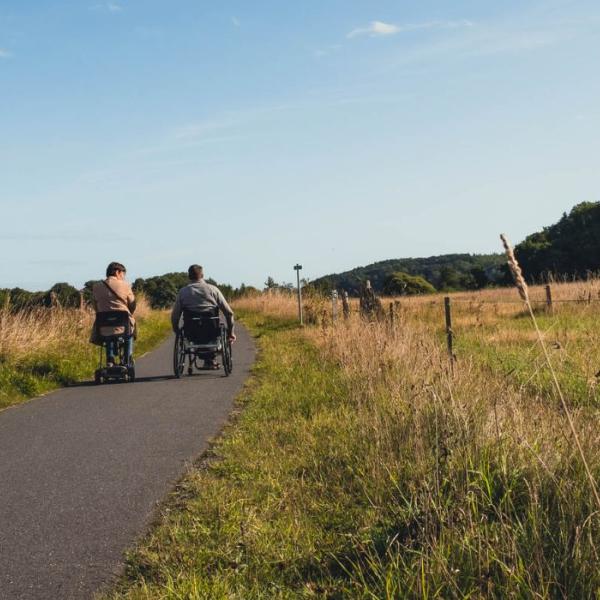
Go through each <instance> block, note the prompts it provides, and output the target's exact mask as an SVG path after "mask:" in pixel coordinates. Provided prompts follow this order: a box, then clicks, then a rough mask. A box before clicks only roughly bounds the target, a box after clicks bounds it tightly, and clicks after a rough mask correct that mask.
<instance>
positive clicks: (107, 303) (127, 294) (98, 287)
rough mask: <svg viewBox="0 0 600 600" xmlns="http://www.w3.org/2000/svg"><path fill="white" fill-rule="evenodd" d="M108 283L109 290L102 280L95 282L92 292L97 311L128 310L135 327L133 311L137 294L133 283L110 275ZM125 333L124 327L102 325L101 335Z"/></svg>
mask: <svg viewBox="0 0 600 600" xmlns="http://www.w3.org/2000/svg"><path fill="white" fill-rule="evenodd" d="M105 281H106V283H107V284H108V285H109V286H110V288H111V290H113V291H111V290H109V289H108V288H107V287H106V285H105V284H104V283H102V282H98V283H95V284H94V287H93V288H92V294H93V297H94V309H95V310H96V312H108V311H111V310H126V311H127V312H128V313H129V315H130V317H129V321H130V322H131V327H132V328H133V327H135V319H134V318H133V312H134V311H135V296H134V294H133V290H132V289H131V284H130V283H129V282H127V281H125V280H124V279H117V278H116V277H112V276H111V277H108V278H107V279H106V280H105ZM121 333H123V327H101V328H100V335H120V334H121Z"/></svg>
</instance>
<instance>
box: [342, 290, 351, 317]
mask: <svg viewBox="0 0 600 600" xmlns="http://www.w3.org/2000/svg"><path fill="white" fill-rule="evenodd" d="M342 311H343V313H344V321H347V320H348V319H349V318H350V303H349V302H348V292H347V291H346V290H344V291H343V292H342Z"/></svg>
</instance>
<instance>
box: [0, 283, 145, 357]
mask: <svg viewBox="0 0 600 600" xmlns="http://www.w3.org/2000/svg"><path fill="white" fill-rule="evenodd" d="M151 312H152V309H151V308H150V305H149V303H148V301H147V300H146V298H145V297H144V296H142V295H138V298H137V307H136V313H135V315H136V318H138V319H142V320H143V319H144V318H147V317H148V316H149V315H150V314H151ZM93 322H94V312H93V310H92V309H91V308H89V307H85V308H84V309H82V310H79V309H72V308H60V307H56V308H51V309H48V308H33V309H30V310H24V311H18V312H13V311H12V310H11V309H10V306H5V307H3V308H0V360H1V361H11V360H19V359H21V358H23V357H25V356H31V355H32V354H40V353H46V352H55V351H59V350H60V351H62V352H65V353H67V352H72V351H73V348H74V346H76V347H86V348H87V347H88V345H89V334H90V331H91V328H92V324H93Z"/></svg>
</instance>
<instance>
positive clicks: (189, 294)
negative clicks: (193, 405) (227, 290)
mask: <svg viewBox="0 0 600 600" xmlns="http://www.w3.org/2000/svg"><path fill="white" fill-rule="evenodd" d="M188 277H189V278H190V283H189V284H188V285H186V286H185V287H183V288H181V289H180V290H179V293H178V294H177V299H176V300H175V304H174V306H173V310H172V311H171V325H172V327H173V331H175V332H177V331H178V329H179V320H180V319H181V315H182V314H183V311H184V310H192V311H202V310H210V309H214V308H219V309H220V310H221V312H222V313H223V314H224V315H225V320H226V322H227V332H228V336H229V340H230V341H231V342H233V341H235V339H236V336H235V333H234V332H233V310H231V307H230V306H229V304H228V303H227V300H225V297H224V296H223V294H222V293H221V290H219V288H218V287H217V286H216V285H211V284H210V283H207V282H206V281H205V280H204V269H203V268H202V267H201V266H200V265H192V266H191V267H190V268H189V269H188ZM215 365H216V363H215V361H214V358H213V359H212V360H207V361H206V363H205V366H206V367H208V368H210V367H214V366H215Z"/></svg>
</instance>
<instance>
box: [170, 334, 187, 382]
mask: <svg viewBox="0 0 600 600" xmlns="http://www.w3.org/2000/svg"><path fill="white" fill-rule="evenodd" d="M184 366H185V345H184V341H183V335H182V334H181V333H178V334H177V335H176V336H175V344H174V346H173V374H174V375H175V377H177V378H178V379H179V377H181V376H182V375H183V368H184Z"/></svg>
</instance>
